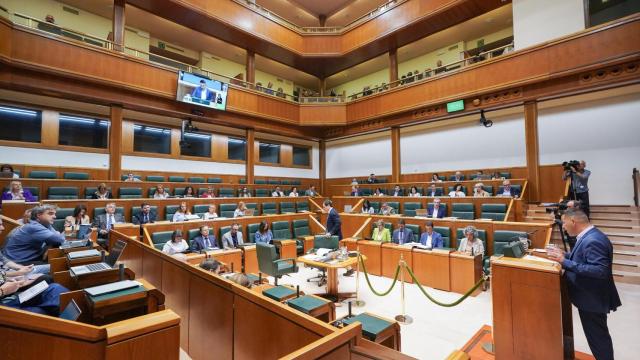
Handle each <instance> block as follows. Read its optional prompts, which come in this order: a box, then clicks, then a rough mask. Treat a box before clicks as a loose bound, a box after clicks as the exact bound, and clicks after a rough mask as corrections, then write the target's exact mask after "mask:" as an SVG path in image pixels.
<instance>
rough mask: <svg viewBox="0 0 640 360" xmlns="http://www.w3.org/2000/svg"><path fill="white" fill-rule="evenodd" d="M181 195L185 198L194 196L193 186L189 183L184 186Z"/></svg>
mask: <svg viewBox="0 0 640 360" xmlns="http://www.w3.org/2000/svg"><path fill="white" fill-rule="evenodd" d="M182 197H185V198H194V197H196V192H195V191H194V190H193V186H191V185H189V186H187V187H185V188H184V195H182Z"/></svg>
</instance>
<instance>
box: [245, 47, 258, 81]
mask: <svg viewBox="0 0 640 360" xmlns="http://www.w3.org/2000/svg"><path fill="white" fill-rule="evenodd" d="M245 72H246V73H247V76H246V79H247V82H248V83H251V84H253V83H255V82H256V53H254V52H253V51H251V50H247V61H246V68H245Z"/></svg>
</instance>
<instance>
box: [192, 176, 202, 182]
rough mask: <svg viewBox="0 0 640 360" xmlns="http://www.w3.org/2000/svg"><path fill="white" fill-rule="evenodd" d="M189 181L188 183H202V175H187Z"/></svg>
mask: <svg viewBox="0 0 640 360" xmlns="http://www.w3.org/2000/svg"><path fill="white" fill-rule="evenodd" d="M189 182H190V183H203V182H204V177H202V176H190V177H189Z"/></svg>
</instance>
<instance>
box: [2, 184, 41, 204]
mask: <svg viewBox="0 0 640 360" xmlns="http://www.w3.org/2000/svg"><path fill="white" fill-rule="evenodd" d="M2 200H3V201H4V200H24V201H26V202H35V201H36V198H35V197H34V196H33V195H32V194H31V191H29V190H27V189H23V188H22V183H21V182H20V181H15V180H14V181H12V182H11V184H10V185H9V191H7V192H5V193H3V194H2Z"/></svg>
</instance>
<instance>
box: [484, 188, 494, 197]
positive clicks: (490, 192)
mask: <svg viewBox="0 0 640 360" xmlns="http://www.w3.org/2000/svg"><path fill="white" fill-rule="evenodd" d="M482 188H483V189H484V191H486V192H488V193H489V195H491V196H493V186H491V185H483V186H482Z"/></svg>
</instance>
